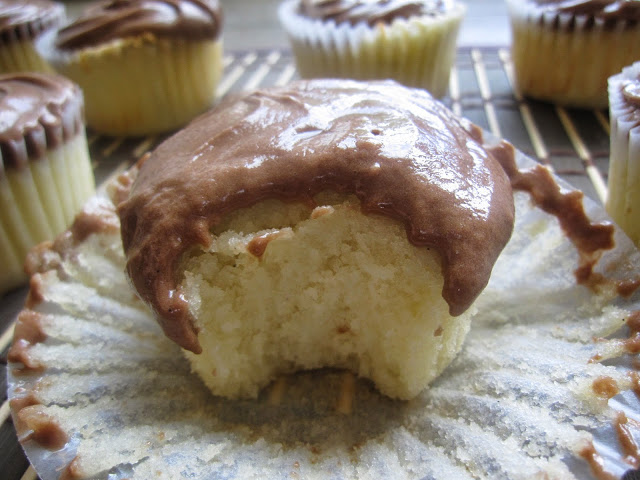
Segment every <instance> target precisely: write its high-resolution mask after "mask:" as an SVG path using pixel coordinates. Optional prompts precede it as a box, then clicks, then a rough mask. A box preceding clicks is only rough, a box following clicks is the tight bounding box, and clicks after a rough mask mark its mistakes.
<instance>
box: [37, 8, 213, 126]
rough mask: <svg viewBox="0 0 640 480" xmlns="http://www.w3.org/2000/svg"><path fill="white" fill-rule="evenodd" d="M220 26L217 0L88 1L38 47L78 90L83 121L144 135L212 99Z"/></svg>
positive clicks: (174, 122)
mask: <svg viewBox="0 0 640 480" xmlns="http://www.w3.org/2000/svg"><path fill="white" fill-rule="evenodd" d="M221 27H222V13H221V9H220V6H219V4H218V1H217V0H202V1H198V0H113V1H106V2H99V3H95V4H92V5H90V6H89V7H88V8H87V9H86V10H85V11H84V12H83V13H82V14H81V15H80V17H79V18H78V19H77V20H75V21H74V22H73V23H71V24H69V25H67V26H66V27H64V28H62V29H60V30H59V31H58V32H57V33H56V34H53V35H49V36H45V38H43V40H42V42H41V43H39V45H38V47H39V48H40V49H41V51H42V52H43V54H44V55H45V56H47V58H50V59H51V62H52V63H53V65H54V67H55V68H56V70H57V71H58V72H59V73H62V74H64V75H65V76H67V77H69V78H71V79H72V80H74V81H75V82H76V83H78V84H79V85H80V87H81V88H82V90H83V92H84V96H85V101H86V117H87V124H88V125H89V127H91V128H92V129H94V130H96V131H99V132H101V133H104V134H108V135H132V136H134V135H147V134H154V133H159V132H164V131H167V130H172V129H176V128H178V127H180V126H181V125H183V124H185V123H187V122H188V121H189V120H191V119H192V118H193V117H195V116H196V115H198V114H199V113H201V112H202V111H204V110H206V109H207V108H209V107H210V106H211V104H212V103H213V102H214V100H215V91H216V85H217V83H218V81H219V78H220V75H221V73H222V42H221V39H220V34H221Z"/></svg>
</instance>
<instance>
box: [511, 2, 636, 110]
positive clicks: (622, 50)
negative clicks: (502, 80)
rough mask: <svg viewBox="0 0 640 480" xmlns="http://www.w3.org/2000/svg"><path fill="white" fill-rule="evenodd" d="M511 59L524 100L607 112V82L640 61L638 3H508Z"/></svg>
mask: <svg viewBox="0 0 640 480" xmlns="http://www.w3.org/2000/svg"><path fill="white" fill-rule="evenodd" d="M507 5H508V8H509V16H510V19H511V28H512V48H511V55H512V58H513V64H514V68H515V77H516V82H517V85H518V87H519V89H520V90H521V91H522V93H523V94H524V95H527V96H529V97H532V98H534V99H538V100H543V101H548V102H553V103H557V104H562V105H567V106H571V107H579V108H606V107H607V79H608V78H609V77H610V76H611V75H614V74H616V73H618V72H620V70H621V69H622V68H623V67H624V66H625V65H630V64H631V63H632V62H634V61H635V60H637V59H638V58H640V2H638V1H635V0H634V1H624V0H598V1H596V0H581V1H575V0H507Z"/></svg>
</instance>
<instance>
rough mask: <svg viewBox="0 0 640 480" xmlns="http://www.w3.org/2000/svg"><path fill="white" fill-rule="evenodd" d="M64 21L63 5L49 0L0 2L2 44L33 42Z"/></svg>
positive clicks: (2, 0)
mask: <svg viewBox="0 0 640 480" xmlns="http://www.w3.org/2000/svg"><path fill="white" fill-rule="evenodd" d="M64 19H65V9H64V5H62V4H61V3H57V2H52V1H49V0H19V1H16V0H13V1H8V0H0V39H1V40H2V43H5V44H10V43H12V42H15V41H16V40H18V41H24V40H33V39H35V38H36V37H37V36H38V35H40V34H41V33H42V32H44V31H45V30H48V29H49V28H51V27H55V26H57V25H59V24H61V23H62V22H63V21H64Z"/></svg>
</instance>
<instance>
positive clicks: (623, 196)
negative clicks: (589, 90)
mask: <svg viewBox="0 0 640 480" xmlns="http://www.w3.org/2000/svg"><path fill="white" fill-rule="evenodd" d="M609 117H610V121H611V149H610V150H611V153H610V162H609V181H608V186H609V196H608V198H607V211H608V212H609V214H610V215H611V217H612V218H613V219H614V220H615V221H616V222H617V223H618V225H620V227H621V228H622V229H623V230H624V231H625V232H626V233H627V235H629V237H631V240H633V242H634V243H635V244H636V245H637V246H639V247H640V62H636V63H634V64H633V65H631V66H628V67H625V68H624V69H623V70H622V72H621V73H619V74H617V75H614V76H612V77H611V78H610V79H609Z"/></svg>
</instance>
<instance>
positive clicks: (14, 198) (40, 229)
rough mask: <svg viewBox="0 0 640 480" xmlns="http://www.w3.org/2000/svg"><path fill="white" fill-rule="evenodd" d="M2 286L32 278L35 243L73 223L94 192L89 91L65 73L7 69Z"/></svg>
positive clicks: (0, 132) (0, 125)
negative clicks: (27, 268)
mask: <svg viewBox="0 0 640 480" xmlns="http://www.w3.org/2000/svg"><path fill="white" fill-rule="evenodd" d="M0 112H2V115H1V116H0V160H1V161H2V170H0V205H1V208H0V265H2V268H1V269H0V292H6V291H7V290H9V289H10V288H12V287H16V286H18V285H19V284H21V283H22V282H24V281H25V280H26V274H25V273H24V271H23V262H24V259H25V256H26V253H27V251H28V250H29V249H30V248H31V247H33V246H34V245H35V244H37V243H39V242H42V241H44V240H49V239H53V238H54V237H55V236H56V235H57V234H59V233H60V232H62V231H63V230H64V229H66V228H67V227H68V226H69V224H70V223H71V221H72V219H73V217H74V215H75V214H76V212H77V210H78V209H79V208H80V206H81V205H82V204H83V203H84V202H85V200H86V199H87V198H88V197H89V196H90V195H91V194H93V192H94V189H95V187H94V178H93V171H92V169H91V164H90V161H89V151H88V148H87V142H86V136H85V131H84V121H83V99H82V93H81V91H80V89H79V88H78V86H77V85H75V84H73V83H72V82H71V81H69V80H67V79H66V78H63V77H61V76H58V75H53V74H42V73H24V74H8V75H3V76H0Z"/></svg>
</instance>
